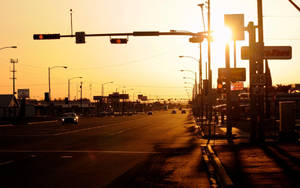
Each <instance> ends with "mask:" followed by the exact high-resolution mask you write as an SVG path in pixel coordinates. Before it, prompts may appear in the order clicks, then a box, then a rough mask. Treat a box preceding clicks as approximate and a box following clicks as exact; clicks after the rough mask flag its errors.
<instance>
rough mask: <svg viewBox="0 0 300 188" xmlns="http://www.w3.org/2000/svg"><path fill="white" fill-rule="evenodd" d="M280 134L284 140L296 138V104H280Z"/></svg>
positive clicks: (285, 102) (290, 102)
mask: <svg viewBox="0 0 300 188" xmlns="http://www.w3.org/2000/svg"><path fill="white" fill-rule="evenodd" d="M279 118H280V119H279V134H280V136H281V137H283V138H294V136H296V135H295V123H296V102H295V101H282V102H279Z"/></svg>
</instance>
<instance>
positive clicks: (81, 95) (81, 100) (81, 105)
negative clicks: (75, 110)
mask: <svg viewBox="0 0 300 188" xmlns="http://www.w3.org/2000/svg"><path fill="white" fill-rule="evenodd" d="M80 108H81V112H82V82H80Z"/></svg>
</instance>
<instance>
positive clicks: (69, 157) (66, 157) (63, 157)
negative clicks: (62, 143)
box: [60, 155, 73, 159]
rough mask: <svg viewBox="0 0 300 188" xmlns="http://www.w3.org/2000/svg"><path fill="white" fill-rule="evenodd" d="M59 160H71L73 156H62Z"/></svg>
mask: <svg viewBox="0 0 300 188" xmlns="http://www.w3.org/2000/svg"><path fill="white" fill-rule="evenodd" d="M60 158H62V159H71V158H73V156H71V155H62V156H60Z"/></svg>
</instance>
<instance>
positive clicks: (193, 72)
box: [180, 70, 197, 94]
mask: <svg viewBox="0 0 300 188" xmlns="http://www.w3.org/2000/svg"><path fill="white" fill-rule="evenodd" d="M180 71H181V72H190V73H192V74H195V86H196V94H197V73H196V72H195V71H192V70H180Z"/></svg>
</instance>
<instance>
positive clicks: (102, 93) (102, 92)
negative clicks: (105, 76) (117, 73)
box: [101, 81, 114, 96]
mask: <svg viewBox="0 0 300 188" xmlns="http://www.w3.org/2000/svg"><path fill="white" fill-rule="evenodd" d="M112 83H114V82H113V81H111V82H106V83H103V84H102V90H101V95H102V96H104V85H105V84H112Z"/></svg>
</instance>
